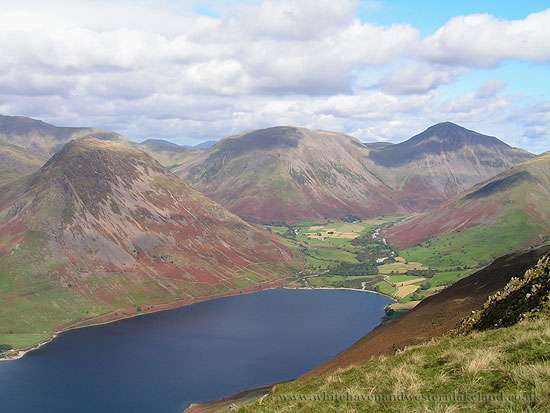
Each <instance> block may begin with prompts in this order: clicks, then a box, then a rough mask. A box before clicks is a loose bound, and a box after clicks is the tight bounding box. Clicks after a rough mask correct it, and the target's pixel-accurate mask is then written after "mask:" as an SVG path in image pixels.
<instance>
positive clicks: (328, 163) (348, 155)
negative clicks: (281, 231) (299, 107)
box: [173, 126, 399, 222]
mask: <svg viewBox="0 0 550 413" xmlns="http://www.w3.org/2000/svg"><path fill="white" fill-rule="evenodd" d="M366 150H367V149H366V148H365V147H364V146H363V144H362V143H361V142H359V141H358V140H357V139H355V138H353V137H351V136H347V135H344V134H340V133H333V132H325V131H311V130H308V129H303V128H295V127H291V126H279V127H273V128H268V129H261V130H256V131H252V132H246V133H242V134H239V135H235V136H230V137H227V138H224V139H222V140H221V141H219V142H218V143H217V144H215V145H214V146H212V147H211V148H210V149H207V150H206V151H204V152H203V153H202V154H199V155H198V156H196V157H194V158H193V159H191V160H189V161H188V162H185V163H184V164H183V165H181V166H179V167H176V168H174V169H173V170H174V172H175V173H176V174H177V175H178V176H180V177H182V178H184V179H185V180H186V181H187V182H189V183H191V184H192V185H193V186H194V187H195V188H197V189H198V190H199V191H201V192H203V193H204V194H206V195H207V196H209V197H210V198H212V199H213V200H215V201H217V202H219V203H221V204H222V205H224V206H226V207H227V208H229V209H230V210H231V211H233V212H234V213H236V214H237V215H239V216H241V217H243V218H245V219H247V220H252V221H264V222H265V221H296V220H304V219H322V218H324V217H333V218H340V217H342V216H344V215H346V214H354V215H359V216H377V215H381V214H384V213H388V214H389V213H394V212H396V211H398V210H399V206H398V205H397V204H396V203H395V202H394V201H393V200H392V199H391V189H390V188H388V187H387V186H386V185H385V184H384V183H383V182H381V181H380V180H379V179H378V178H377V177H376V176H374V175H373V174H372V173H370V172H369V171H368V170H367V169H366V168H365V166H364V165H363V160H362V156H363V154H364V151H366Z"/></svg>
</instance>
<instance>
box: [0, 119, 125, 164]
mask: <svg viewBox="0 0 550 413" xmlns="http://www.w3.org/2000/svg"><path fill="white" fill-rule="evenodd" d="M86 136H93V137H95V138H98V139H104V140H110V141H115V142H120V143H127V140H126V138H124V137H123V136H121V135H119V134H118V133H115V132H112V131H107V130H102V129H96V128H69V127H57V126H53V125H50V124H48V123H45V122H42V121H40V120H35V119H31V118H26V117H22V116H4V115H0V142H6V143H8V144H12V145H15V146H19V147H20V148H23V149H25V150H28V151H30V152H35V153H38V154H42V155H52V154H54V153H55V152H57V151H58V150H59V149H60V148H61V147H62V146H63V145H64V144H65V143H67V142H69V141H70V140H72V139H78V138H82V137H86Z"/></svg>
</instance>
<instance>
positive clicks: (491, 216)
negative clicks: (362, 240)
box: [384, 152, 550, 260]
mask: <svg viewBox="0 0 550 413" xmlns="http://www.w3.org/2000/svg"><path fill="white" fill-rule="evenodd" d="M384 236H385V237H386V238H388V239H389V240H390V242H391V243H392V245H394V246H396V247H398V248H400V249H403V248H410V247H414V248H416V249H421V248H425V247H426V246H428V245H431V246H432V247H433V246H434V245H436V247H435V248H433V249H434V250H437V252H438V254H439V259H440V260H441V257H442V256H443V255H445V254H446V248H447V246H449V245H450V246H452V245H455V246H460V248H457V251H455V252H454V253H461V251H462V252H464V251H465V250H466V249H476V250H477V251H475V253H477V254H483V253H484V252H487V251H488V248H489V247H490V249H491V254H492V255H491V256H498V255H502V254H504V253H507V252H510V251H513V250H515V249H517V248H521V247H525V246H529V245H534V244H538V243H541V242H543V241H545V240H546V239H547V238H548V236H550V152H547V153H546V154H543V155H540V156H538V157H536V158H533V159H530V160H529V161H527V162H523V163H521V164H518V165H515V166H513V167H511V168H509V169H507V170H506V171H504V172H502V173H500V174H498V175H496V176H495V177H493V178H491V179H489V180H487V181H485V182H482V183H480V184H478V185H476V186H474V187H473V188H471V189H469V190H468V191H466V192H464V193H462V194H460V195H458V196H456V197H454V198H452V199H451V200H449V201H447V202H446V203H444V204H442V205H440V206H439V207H437V208H436V209H434V210H433V211H429V212H427V213H425V214H421V215H418V216H416V217H413V218H412V219H409V220H407V221H404V222H402V223H401V224H399V225H397V226H395V227H393V228H391V229H390V230H389V231H388V232H386V233H385V234H384ZM491 256H489V257H485V258H489V259H490V258H491ZM434 259H435V257H434Z"/></svg>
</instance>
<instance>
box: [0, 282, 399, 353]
mask: <svg viewBox="0 0 550 413" xmlns="http://www.w3.org/2000/svg"><path fill="white" fill-rule="evenodd" d="M283 280H284V283H280V282H281V281H283ZM287 281H288V279H286V278H285V279H278V280H274V281H272V282H270V284H272V283H274V282H279V284H278V285H275V286H272V285H271V286H266V287H264V288H258V289H255V290H252V291H238V292H237V291H235V290H233V291H229V292H227V293H219V294H214V295H207V296H204V297H197V298H196V299H193V300H192V301H188V300H176V301H172V302H169V303H162V304H153V305H151V309H150V310H148V311H144V312H139V313H138V312H136V313H134V314H127V315H125V316H124V317H119V318H114V319H107V320H101V318H105V317H109V316H110V315H111V314H113V313H117V312H124V311H128V310H131V311H133V310H134V307H129V308H120V309H117V310H113V311H111V312H109V313H106V314H103V315H99V316H97V317H94V318H92V319H88V320H83V321H80V322H77V323H73V324H71V325H69V326H68V327H65V328H62V329H60V330H56V331H54V332H53V333H52V334H51V335H50V336H49V337H48V338H47V339H45V340H43V341H41V342H39V343H37V344H35V345H33V346H31V347H28V348H22V349H20V350H11V352H12V353H16V354H14V355H12V356H6V357H0V362H3V361H4V362H6V361H15V360H19V359H21V358H23V357H25V355H27V354H28V353H31V352H33V351H36V350H39V349H40V348H42V347H44V346H46V345H47V344H49V343H51V342H52V341H54V340H55V339H56V338H57V337H59V336H60V335H61V334H63V333H65V332H67V331H71V330H77V329H80V328H86V327H98V326H102V325H106V324H111V323H115V322H117V321H123V320H127V319H130V318H134V317H138V316H142V315H147V314H153V313H158V312H161V311H167V310H174V309H176V308H182V307H185V306H188V305H192V304H198V303H201V302H205V301H210V300H216V299H218V298H225V297H234V296H237V295H244V294H252V293H256V292H259V291H267V290H274V289H277V288H284V289H287V290H347V291H358V292H363V293H371V294H378V295H381V296H382V297H386V298H389V299H390V300H393V301H394V302H396V303H398V302H399V301H396V300H395V299H394V298H392V297H389V296H387V295H385V294H382V293H379V292H377V291H370V290H363V289H359V288H346V287H340V288H336V287H313V288H308V287H288V286H285V284H286V282H287ZM155 307H156V308H155ZM93 320H97V321H93Z"/></svg>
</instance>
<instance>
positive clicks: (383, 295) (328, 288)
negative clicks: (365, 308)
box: [283, 285, 399, 303]
mask: <svg viewBox="0 0 550 413" xmlns="http://www.w3.org/2000/svg"><path fill="white" fill-rule="evenodd" d="M283 288H284V289H287V290H310V291H313V290H348V291H358V292H361V293H371V294H378V295H381V296H382V297H386V298H389V299H390V300H392V301H395V302H396V303H398V302H399V301H397V300H396V299H395V298H393V297H390V296H389V295H386V294H382V293H379V292H378V291H371V290H363V289H361V288H349V287H311V288H308V287H286V286H284V285H283Z"/></svg>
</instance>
